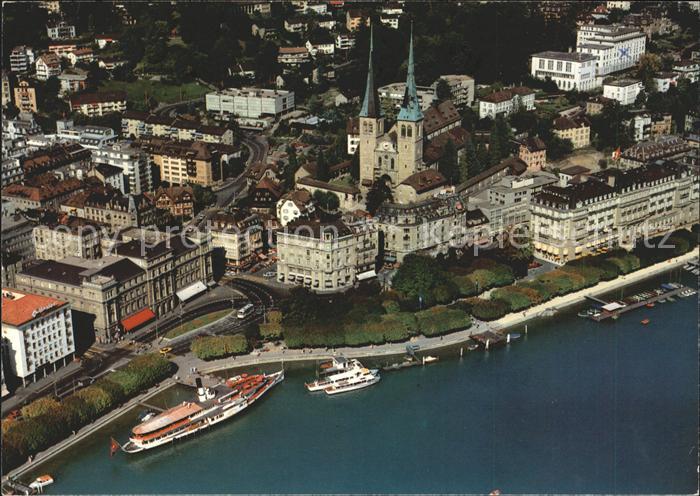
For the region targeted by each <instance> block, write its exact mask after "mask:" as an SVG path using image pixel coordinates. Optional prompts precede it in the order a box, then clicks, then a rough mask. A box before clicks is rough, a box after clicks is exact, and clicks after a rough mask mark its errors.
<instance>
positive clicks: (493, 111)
mask: <svg viewBox="0 0 700 496" xmlns="http://www.w3.org/2000/svg"><path fill="white" fill-rule="evenodd" d="M521 105H522V106H523V108H524V109H525V110H534V109H535V92H534V91H533V90H531V89H530V88H527V87H525V86H516V87H514V88H506V89H504V90H501V91H494V92H493V93H491V94H489V95H486V96H485V97H483V98H482V99H481V100H479V119H484V118H486V117H490V118H491V119H495V118H496V116H497V115H499V114H503V115H506V116H507V115H510V114H512V113H513V112H516V111H517V110H518V108H519V107H520V106H521Z"/></svg>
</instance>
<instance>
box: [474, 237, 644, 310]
mask: <svg viewBox="0 0 700 496" xmlns="http://www.w3.org/2000/svg"><path fill="white" fill-rule="evenodd" d="M639 268H640V261H639V258H638V257H637V256H636V255H634V254H632V253H628V252H626V251H624V250H619V251H615V252H612V253H608V254H605V255H597V256H591V257H584V258H581V259H578V260H574V261H572V262H569V263H567V264H565V265H563V266H562V267H559V268H558V269H555V270H552V271H549V272H546V273H544V274H541V275H539V276H537V277H536V278H535V279H534V280H531V281H522V282H519V283H517V284H515V285H510V286H505V287H502V288H499V289H496V290H494V291H493V292H492V293H491V299H490V301H492V302H493V303H494V304H493V305H490V306H489V305H485V304H484V303H480V302H474V303H473V304H472V307H473V308H472V310H473V312H472V314H473V315H474V317H476V318H479V319H482V320H493V319H494V318H496V319H498V318H501V317H503V316H504V315H506V314H507V313H510V312H518V311H521V310H524V309H526V308H529V307H531V306H533V305H538V304H540V303H542V302H545V301H547V300H550V299H552V298H554V297H556V296H562V295H565V294H568V293H572V292H574V291H579V290H580V289H583V288H588V287H591V286H594V285H596V284H598V283H599V282H600V281H608V280H611V279H614V278H616V277H618V276H619V275H621V274H627V273H629V272H632V271H634V270H637V269H639Z"/></svg>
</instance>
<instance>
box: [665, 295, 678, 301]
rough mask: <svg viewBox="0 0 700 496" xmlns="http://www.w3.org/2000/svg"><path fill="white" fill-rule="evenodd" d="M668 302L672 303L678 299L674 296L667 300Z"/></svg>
mask: <svg viewBox="0 0 700 496" xmlns="http://www.w3.org/2000/svg"><path fill="white" fill-rule="evenodd" d="M666 300H667V301H671V302H673V301H676V299H675V298H674V297H673V296H669V297H668V298H666Z"/></svg>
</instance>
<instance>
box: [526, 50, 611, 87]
mask: <svg viewBox="0 0 700 496" xmlns="http://www.w3.org/2000/svg"><path fill="white" fill-rule="evenodd" d="M596 60H597V59H596V57H595V56H594V55H592V54H586V53H578V52H576V53H572V52H552V51H548V52H540V53H536V54H534V55H533V56H532V60H531V62H530V74H531V75H532V77H534V78H537V79H546V78H547V77H549V78H550V79H551V80H552V81H554V82H555V83H556V85H557V87H558V88H559V89H561V90H565V91H568V90H573V89H576V90H578V91H591V90H593V89H595V88H596V87H598V86H600V84H599V83H598V82H597V80H596Z"/></svg>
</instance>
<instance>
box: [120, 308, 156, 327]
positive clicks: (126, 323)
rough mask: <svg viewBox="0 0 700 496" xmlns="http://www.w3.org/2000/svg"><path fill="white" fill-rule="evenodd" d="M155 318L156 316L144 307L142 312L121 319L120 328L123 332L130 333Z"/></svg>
mask: <svg viewBox="0 0 700 496" xmlns="http://www.w3.org/2000/svg"><path fill="white" fill-rule="evenodd" d="M155 318H156V314H155V313H153V310H151V309H150V308H148V307H146V308H144V309H143V310H139V311H138V312H136V313H134V314H131V315H129V316H128V317H126V318H125V319H122V327H123V328H124V331H126V332H130V331H133V330H134V329H136V328H137V327H139V326H142V325H143V324H145V323H146V322H150V321H151V320H153V319H155Z"/></svg>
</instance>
